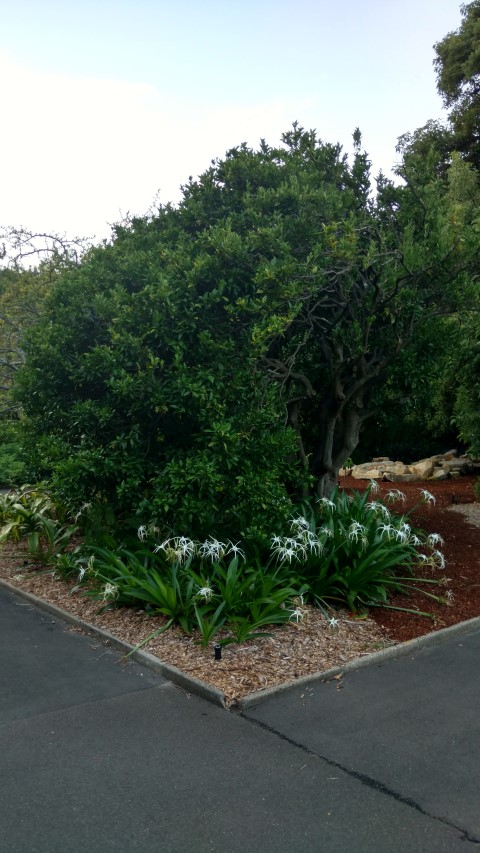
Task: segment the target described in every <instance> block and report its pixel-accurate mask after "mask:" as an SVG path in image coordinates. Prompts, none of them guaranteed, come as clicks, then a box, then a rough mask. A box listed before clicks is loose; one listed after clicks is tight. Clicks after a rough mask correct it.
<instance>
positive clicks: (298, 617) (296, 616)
mask: <svg viewBox="0 0 480 853" xmlns="http://www.w3.org/2000/svg"><path fill="white" fill-rule="evenodd" d="M288 612H289V613H290V616H289V617H288V618H289V619H291V620H292V621H295V622H296V623H297V625H298V623H299V622H301V621H302V619H303V618H304V616H305V610H302V608H301V607H295V609H294V610H289V611H288Z"/></svg>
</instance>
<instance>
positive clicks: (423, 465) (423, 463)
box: [410, 459, 435, 480]
mask: <svg viewBox="0 0 480 853" xmlns="http://www.w3.org/2000/svg"><path fill="white" fill-rule="evenodd" d="M434 467H435V466H434V463H433V461H432V460H431V459H420V460H419V462H413V463H412V464H411V465H410V470H411V472H412V474H416V476H417V478H418V479H419V480H428V478H429V477H431V476H432V474H433V470H434Z"/></svg>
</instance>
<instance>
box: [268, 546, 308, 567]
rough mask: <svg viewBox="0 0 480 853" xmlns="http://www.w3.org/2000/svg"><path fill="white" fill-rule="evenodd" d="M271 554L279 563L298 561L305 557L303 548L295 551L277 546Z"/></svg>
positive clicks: (294, 549)
mask: <svg viewBox="0 0 480 853" xmlns="http://www.w3.org/2000/svg"><path fill="white" fill-rule="evenodd" d="M298 544H299V543H297V545H298ZM273 553H274V554H276V557H277V560H278V561H279V562H280V563H285V562H288V563H291V562H292V560H300V559H301V558H302V557H305V554H306V551H305V548H304V547H302V548H297V549H296V548H292V547H291V546H290V547H288V546H286V545H278V546H277V547H276V548H275V550H274V552H273Z"/></svg>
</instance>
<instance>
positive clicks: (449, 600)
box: [445, 589, 455, 604]
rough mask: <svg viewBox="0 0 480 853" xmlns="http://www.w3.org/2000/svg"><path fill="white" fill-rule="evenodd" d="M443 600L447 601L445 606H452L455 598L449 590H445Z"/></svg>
mask: <svg viewBox="0 0 480 853" xmlns="http://www.w3.org/2000/svg"><path fill="white" fill-rule="evenodd" d="M445 598H446V599H447V604H453V602H454V599H455V596H454V594H453V592H452V590H451V589H449V590H447V593H446V595H445Z"/></svg>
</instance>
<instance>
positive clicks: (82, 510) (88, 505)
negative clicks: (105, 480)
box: [73, 503, 92, 524]
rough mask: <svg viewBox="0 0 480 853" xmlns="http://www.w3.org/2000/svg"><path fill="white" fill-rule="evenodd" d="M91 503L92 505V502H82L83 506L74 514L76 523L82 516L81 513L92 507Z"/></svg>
mask: <svg viewBox="0 0 480 853" xmlns="http://www.w3.org/2000/svg"><path fill="white" fill-rule="evenodd" d="M91 505H92V504H91V503H85V504H82V506H81V507H80V509H79V510H78V512H77V514H76V515H75V516H74V519H73V520H74V522H75V524H76V523H77V521H78V519H79V518H80V516H81V515H83V513H84V512H85V510H86V509H90V507H91Z"/></svg>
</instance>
